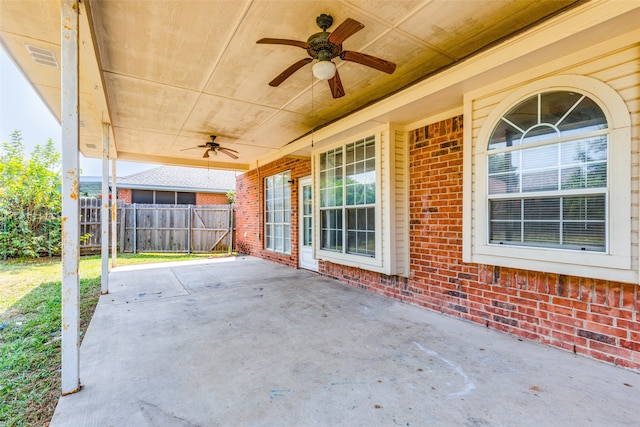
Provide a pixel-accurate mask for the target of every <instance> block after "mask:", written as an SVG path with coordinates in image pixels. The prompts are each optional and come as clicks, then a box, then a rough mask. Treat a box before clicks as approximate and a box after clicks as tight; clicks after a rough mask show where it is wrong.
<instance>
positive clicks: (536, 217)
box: [236, 3, 640, 371]
mask: <svg viewBox="0 0 640 427" xmlns="http://www.w3.org/2000/svg"><path fill="white" fill-rule="evenodd" d="M614 4H615V3H614ZM589 19H592V18H591V17H589V15H588V11H587V12H585V15H584V16H581V15H580V14H578V13H576V14H573V16H570V17H567V18H565V17H560V18H558V19H555V20H551V21H548V22H544V23H542V24H540V25H539V26H537V27H536V28H535V30H532V31H530V32H528V33H525V34H524V35H521V36H518V37H514V38H509V39H507V40H504V41H502V43H500V44H496V45H495V46H493V47H492V48H491V49H489V50H487V51H485V52H483V53H480V54H478V55H476V56H474V57H472V58H470V59H469V60H467V61H464V62H462V63H460V64H457V65H455V66H453V67H450V68H448V69H446V70H445V71H444V72H443V73H440V74H437V75H434V76H430V77H429V78H428V79H425V80H424V81H421V82H419V83H417V84H416V85H414V86H412V87H409V88H407V89H405V90H404V91H402V92H401V93H399V94H396V95H394V97H393V98H390V100H389V101H387V100H383V101H381V102H380V103H378V104H376V105H374V106H372V107H371V108H369V109H367V110H364V111H362V112H358V113H357V114H354V115H352V116H349V117H346V118H344V119H343V120H341V121H340V122H338V123H337V124H336V125H335V126H333V127H332V126H328V127H327V128H326V129H323V134H322V135H323V137H322V138H321V137H320V136H318V137H316V138H315V145H313V146H312V147H311V152H310V156H309V157H307V158H302V156H300V155H297V153H296V152H294V151H293V149H292V151H291V154H292V156H291V157H288V156H283V157H281V158H279V159H273V160H272V161H271V162H269V163H263V164H261V165H260V166H259V167H256V168H255V169H253V170H250V171H248V172H246V173H244V174H243V175H241V176H239V177H238V183H237V192H238V195H237V203H236V206H237V236H238V241H237V247H238V250H239V251H240V252H244V253H248V254H251V255H255V256H258V257H261V258H265V259H269V260H272V261H275V262H279V263H282V264H286V265H289V266H291V267H293V268H307V269H311V270H316V271H318V272H319V273H320V274H322V275H324V276H328V277H331V278H335V279H337V280H340V281H342V282H345V283H348V284H351V285H353V286H358V287H361V288H365V289H369V290H371V291H374V292H377V293H380V294H383V295H386V296H389V297H392V298H396V299H399V300H403V301H406V302H409V303H412V304H416V305H419V306H422V307H425V308H428V309H431V310H434V311H438V312H442V313H445V314H447V315H450V316H455V317H458V318H460V319H464V320H468V321H472V322H476V323H478V324H481V325H483V326H486V327H489V328H493V329H498V330H500V331H504V332H508V333H511V334H514V335H517V336H520V337H523V338H527V339H531V340H535V341H538V342H542V343H545V344H549V345H552V346H555V347H559V348H562V349H565V350H568V351H571V352H574V353H578V354H582V355H586V356H589V357H592V358H595V359H599V360H603V361H606V362H609V363H612V364H616V365H619V366H623V367H626V368H629V369H633V370H636V371H640V290H639V288H638V282H639V274H638V271H639V268H640V262H639V249H638V248H639V244H640V232H639V225H638V224H639V222H638V221H639V219H638V218H639V214H638V213H639V208H638V206H639V204H640V167H639V165H640V161H639V151H638V147H639V146H640V44H639V42H638V40H640V30H639V29H638V28H639V27H637V26H636V27H635V29H634V30H632V31H629V30H624V28H625V27H624V25H616V22H609V23H607V24H603V25H601V26H600V27H598V28H597V29H593V30H590V31H589V32H584V33H581V34H579V35H574V36H572V37H571V38H563V29H564V28H568V27H571V28H575V27H576V26H577V27H579V26H580V25H583V23H585V22H588V21H589ZM625 19H633V16H631V15H629V16H628V17H627V16H622V17H620V18H619V21H620V22H621V23H623V24H624V23H625V22H627V21H625ZM636 22H637V21H636ZM626 28H628V27H626ZM406 108H412V109H414V110H416V111H423V117H422V119H421V120H419V121H416V122H412V123H402V122H400V123H396V122H393V121H390V120H392V119H393V117H395V116H396V114H395V113H396V112H399V111H401V110H402V109H406ZM302 147H303V146H302V144H300V148H302ZM346 309H348V308H346Z"/></svg>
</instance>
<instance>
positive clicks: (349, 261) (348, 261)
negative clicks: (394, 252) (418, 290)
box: [313, 127, 386, 271]
mask: <svg viewBox="0 0 640 427" xmlns="http://www.w3.org/2000/svg"><path fill="white" fill-rule="evenodd" d="M385 128H386V127H385ZM380 134H381V130H371V131H369V132H363V133H362V134H360V135H355V136H352V137H349V138H348V139H344V140H341V141H339V142H337V143H335V144H331V145H328V146H326V147H322V149H320V150H318V151H316V152H314V154H313V162H314V166H315V167H314V170H315V171H320V163H319V162H320V154H321V153H324V152H327V151H329V150H332V149H334V148H337V147H344V146H345V145H347V144H350V143H352V142H354V141H357V140H359V139H362V138H367V137H370V136H373V137H374V139H375V153H376V159H375V164H376V203H375V205H374V206H375V209H376V225H375V227H376V230H375V231H376V256H375V257H367V256H363V255H354V254H348V253H339V252H334V251H328V250H324V249H322V248H321V247H320V242H321V241H322V236H321V231H322V230H321V229H320V203H319V200H320V175H319V173H316V174H315V176H314V180H315V184H314V189H315V191H314V192H315V199H316V201H318V203H315V204H314V205H315V209H314V210H315V212H314V214H315V216H316V218H317V219H316V221H315V223H316V224H317V225H318V226H317V227H316V229H315V231H314V233H315V236H314V237H315V239H314V249H315V254H316V257H317V258H319V259H322V260H325V261H329V262H332V263H335V264H341V265H348V266H351V267H358V268H363V269H368V270H374V271H382V268H383V257H382V243H383V240H384V238H383V232H384V230H383V228H382V215H381V213H382V210H381V209H382V208H383V201H382V197H381V196H382V194H383V193H382V170H381V166H382V163H381V157H382V156H381V155H380V153H381V141H380ZM343 226H344V221H343Z"/></svg>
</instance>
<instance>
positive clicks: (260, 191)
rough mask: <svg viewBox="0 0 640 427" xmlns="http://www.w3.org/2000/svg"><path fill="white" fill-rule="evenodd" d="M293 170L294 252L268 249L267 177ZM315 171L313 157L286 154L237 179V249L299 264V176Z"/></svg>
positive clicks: (292, 222) (266, 257) (270, 258)
mask: <svg viewBox="0 0 640 427" xmlns="http://www.w3.org/2000/svg"><path fill="white" fill-rule="evenodd" d="M285 171H290V173H291V179H292V180H294V183H293V184H292V185H291V254H282V253H278V252H273V251H269V250H265V249H264V234H263V231H264V230H263V228H264V222H263V218H264V179H265V178H266V177H268V176H271V175H274V174H277V173H280V172H285ZM310 174H311V161H310V160H302V159H292V158H286V157H285V158H282V159H280V160H277V161H275V162H272V163H269V164H268V165H265V166H260V168H259V170H255V169H254V170H252V171H249V172H246V173H244V174H242V175H240V176H238V177H237V179H236V230H237V231H236V250H237V251H238V252H241V253H245V254H249V255H254V256H258V257H261V258H264V259H268V260H270V261H275V262H278V263H281V264H285V265H288V266H290V267H294V268H297V267H298V179H299V178H301V177H305V176H308V175H310Z"/></svg>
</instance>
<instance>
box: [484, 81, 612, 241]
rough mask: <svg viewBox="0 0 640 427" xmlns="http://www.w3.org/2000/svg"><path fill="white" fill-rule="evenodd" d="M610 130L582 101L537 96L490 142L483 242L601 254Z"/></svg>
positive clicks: (565, 95)
mask: <svg viewBox="0 0 640 427" xmlns="http://www.w3.org/2000/svg"><path fill="white" fill-rule="evenodd" d="M608 148H609V129H608V124H607V119H606V117H605V115H604V113H603V111H602V109H601V108H600V107H599V106H598V105H597V104H596V103H595V102H594V101H593V100H591V99H590V98H588V97H587V96H586V95H584V94H581V93H577V92H569V91H550V92H542V93H538V94H536V95H534V96H531V97H529V98H527V99H525V100H524V101H522V102H520V103H519V104H517V105H516V106H515V107H513V108H512V109H510V110H509V111H508V112H507V113H506V114H504V115H503V116H502V117H501V119H500V121H499V123H498V124H497V125H496V127H495V128H494V130H493V133H492V135H491V138H490V139H489V142H488V156H487V161H488V180H487V182H488V187H489V188H488V196H487V197H488V200H489V203H488V205H489V206H488V207H489V227H488V229H489V242H490V243H492V244H505V245H524V246H534V247H549V248H564V249H577V250H582V251H596V252H606V250H607V226H606V225H607V205H608V198H609V192H608V188H609V181H608V167H607V166H608V158H607V157H608Z"/></svg>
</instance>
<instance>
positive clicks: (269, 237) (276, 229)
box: [264, 171, 291, 254]
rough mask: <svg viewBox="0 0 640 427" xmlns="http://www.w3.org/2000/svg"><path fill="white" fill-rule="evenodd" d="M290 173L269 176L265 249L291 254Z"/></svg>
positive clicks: (266, 193) (267, 183) (267, 180)
mask: <svg viewBox="0 0 640 427" xmlns="http://www.w3.org/2000/svg"><path fill="white" fill-rule="evenodd" d="M290 179H291V175H290V172H289V171H287V172H282V173H279V174H276V175H272V176H269V177H267V178H265V180H264V188H265V209H264V215H265V232H264V247H265V249H268V250H272V251H276V252H283V253H287V254H289V253H291V189H290V187H289V185H290V183H289V181H290Z"/></svg>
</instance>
